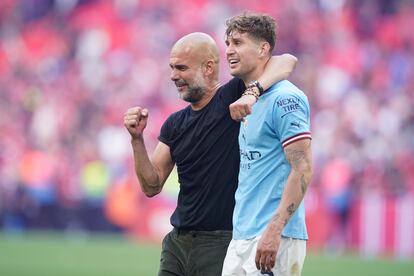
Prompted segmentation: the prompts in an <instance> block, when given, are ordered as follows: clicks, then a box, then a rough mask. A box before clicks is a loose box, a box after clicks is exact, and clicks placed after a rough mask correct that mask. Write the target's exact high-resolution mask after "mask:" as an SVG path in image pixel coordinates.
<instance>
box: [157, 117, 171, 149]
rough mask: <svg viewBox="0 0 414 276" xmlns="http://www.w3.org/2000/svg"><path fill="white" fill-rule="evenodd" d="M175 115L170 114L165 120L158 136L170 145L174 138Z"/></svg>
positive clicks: (161, 140)
mask: <svg viewBox="0 0 414 276" xmlns="http://www.w3.org/2000/svg"><path fill="white" fill-rule="evenodd" d="M173 116H174V114H172V115H170V117H168V119H167V120H166V121H165V122H164V124H163V125H162V126H161V130H160V135H159V136H158V140H159V141H160V142H162V143H164V144H166V145H168V146H169V147H171V141H172V139H173V130H174V129H173Z"/></svg>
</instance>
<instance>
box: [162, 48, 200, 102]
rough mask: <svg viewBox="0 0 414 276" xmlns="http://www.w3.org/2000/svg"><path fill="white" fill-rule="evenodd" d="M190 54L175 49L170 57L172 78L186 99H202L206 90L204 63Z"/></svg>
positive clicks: (179, 92)
mask: <svg viewBox="0 0 414 276" xmlns="http://www.w3.org/2000/svg"><path fill="white" fill-rule="evenodd" d="M197 60H198V59H197V58H195V57H191V56H190V55H189V54H186V53H183V52H177V51H174V52H172V53H171V57H170V67H171V80H172V81H173V82H174V83H175V86H177V90H178V94H179V95H180V98H181V99H183V100H184V101H187V102H190V103H196V102H198V101H200V100H201V99H202V98H203V96H204V94H205V90H206V81H205V79H204V76H203V72H202V64H200V63H199V62H198V61H197Z"/></svg>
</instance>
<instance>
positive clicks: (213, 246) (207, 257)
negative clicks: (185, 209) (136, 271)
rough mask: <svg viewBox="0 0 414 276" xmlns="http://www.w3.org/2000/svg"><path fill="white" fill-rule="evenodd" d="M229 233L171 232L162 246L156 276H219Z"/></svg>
mask: <svg viewBox="0 0 414 276" xmlns="http://www.w3.org/2000/svg"><path fill="white" fill-rule="evenodd" d="M231 237H232V234H231V231H183V230H179V229H173V230H172V231H171V232H170V233H168V234H167V235H166V236H165V238H164V240H163V242H162V251H161V261H160V271H159V272H158V276H173V275H174V276H220V275H221V270H222V268H223V262H224V257H225V256H226V252H227V247H228V245H229V243H230V240H231Z"/></svg>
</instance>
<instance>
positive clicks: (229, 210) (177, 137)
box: [158, 78, 245, 231]
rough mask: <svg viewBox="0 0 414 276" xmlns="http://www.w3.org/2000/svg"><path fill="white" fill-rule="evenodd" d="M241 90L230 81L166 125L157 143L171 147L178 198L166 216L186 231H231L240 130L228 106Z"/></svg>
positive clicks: (237, 83) (238, 82) (241, 85)
mask: <svg viewBox="0 0 414 276" xmlns="http://www.w3.org/2000/svg"><path fill="white" fill-rule="evenodd" d="M244 90H245V85H244V83H243V81H241V80H240V79H236V78H233V79H232V80H230V81H229V82H228V83H226V84H225V85H223V86H222V87H220V88H219V89H218V91H217V92H216V94H215V95H214V97H213V98H212V99H211V100H210V102H209V103H208V104H207V105H206V106H205V107H204V108H203V109H201V110H198V111H194V110H192V108H191V106H190V105H189V106H187V107H186V108H184V109H182V110H180V111H178V112H175V113H173V114H172V115H170V117H169V118H168V119H167V120H166V121H165V123H164V124H163V126H162V128H161V134H160V136H159V137H158V139H159V140H160V141H161V142H163V143H165V144H166V145H168V146H169V147H170V152H171V157H172V159H173V160H174V161H175V163H176V165H177V172H178V179H179V182H180V192H179V194H178V203H177V208H176V209H175V211H174V213H173V215H172V216H171V224H172V225H173V226H174V227H177V228H180V229H186V230H204V231H213V230H232V215H233V209H234V204H235V200H234V193H235V191H236V188H237V182H238V173H239V160H240V157H239V143H238V135H239V127H240V124H239V123H238V122H236V121H233V120H232V119H231V117H230V111H229V105H230V104H231V103H232V102H234V101H236V100H237V99H238V98H240V96H241V94H242V93H243V91H244Z"/></svg>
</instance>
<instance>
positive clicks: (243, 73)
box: [225, 30, 260, 80]
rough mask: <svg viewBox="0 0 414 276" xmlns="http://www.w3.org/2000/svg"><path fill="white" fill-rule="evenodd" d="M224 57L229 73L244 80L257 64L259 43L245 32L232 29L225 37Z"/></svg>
mask: <svg viewBox="0 0 414 276" xmlns="http://www.w3.org/2000/svg"><path fill="white" fill-rule="evenodd" d="M225 42H226V45H227V48H226V57H227V63H228V65H229V68H230V74H231V75H232V76H234V77H238V78H241V79H243V80H246V79H248V78H249V75H251V74H252V73H253V71H254V70H255V69H256V67H257V64H258V60H259V59H258V58H259V52H260V51H259V50H260V49H259V48H260V44H259V43H258V42H257V41H256V40H254V39H252V38H251V37H250V36H249V35H248V34H247V33H240V32H238V31H237V30H235V31H232V32H231V33H230V35H229V36H227V37H226V41H225Z"/></svg>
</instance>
